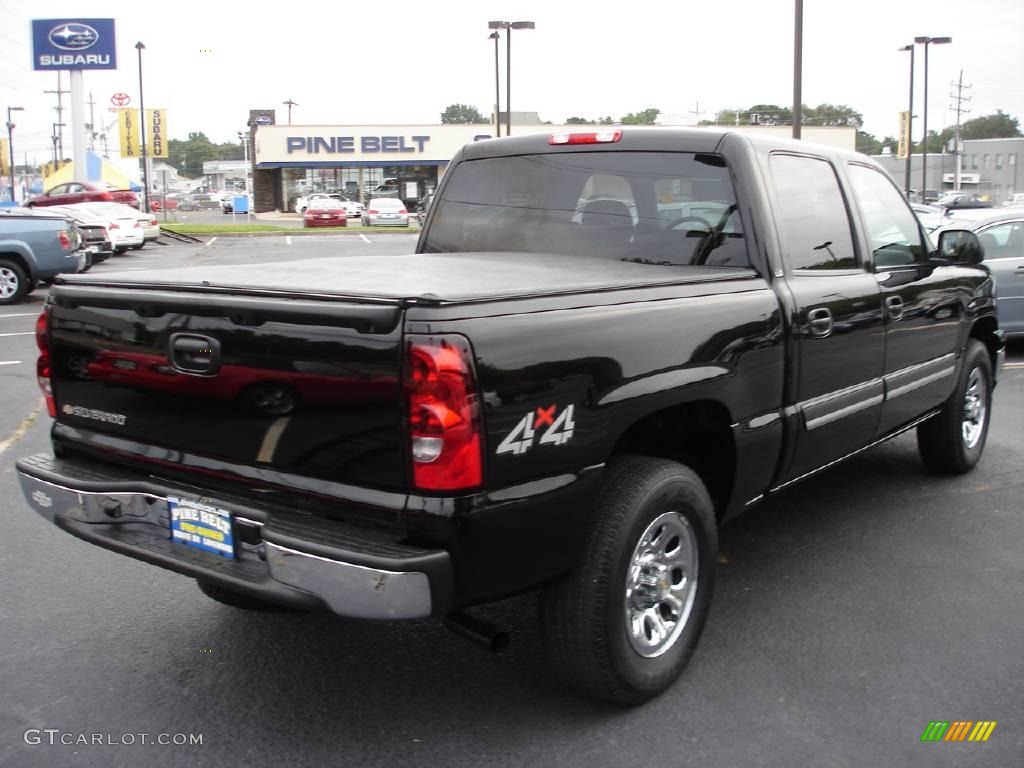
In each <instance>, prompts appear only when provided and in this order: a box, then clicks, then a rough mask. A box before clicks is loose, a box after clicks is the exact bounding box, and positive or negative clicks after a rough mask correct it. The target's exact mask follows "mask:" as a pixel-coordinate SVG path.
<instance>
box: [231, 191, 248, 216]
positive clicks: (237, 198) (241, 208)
mask: <svg viewBox="0 0 1024 768" xmlns="http://www.w3.org/2000/svg"><path fill="white" fill-rule="evenodd" d="M232 197H233V199H232V200H231V210H232V211H233V212H234V213H248V212H249V196H248V195H233V196H232Z"/></svg>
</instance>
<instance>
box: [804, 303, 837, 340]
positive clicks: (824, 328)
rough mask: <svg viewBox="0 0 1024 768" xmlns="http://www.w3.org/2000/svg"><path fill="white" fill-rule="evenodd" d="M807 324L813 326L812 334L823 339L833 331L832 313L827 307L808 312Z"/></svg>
mask: <svg viewBox="0 0 1024 768" xmlns="http://www.w3.org/2000/svg"><path fill="white" fill-rule="evenodd" d="M807 324H808V325H809V326H810V328H811V336H814V337H816V338H819V339H823V338H825V337H826V336H828V335H829V334H831V333H832V313H831V312H830V311H829V310H828V308H827V307H818V308H817V309H812V310H811V311H810V312H808V313H807Z"/></svg>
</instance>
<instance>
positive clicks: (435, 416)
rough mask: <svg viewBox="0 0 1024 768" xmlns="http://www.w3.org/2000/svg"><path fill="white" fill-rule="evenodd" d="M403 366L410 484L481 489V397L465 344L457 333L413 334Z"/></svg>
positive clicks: (433, 488)
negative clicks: (408, 439) (407, 410)
mask: <svg viewBox="0 0 1024 768" xmlns="http://www.w3.org/2000/svg"><path fill="white" fill-rule="evenodd" d="M405 363H406V371H405V393H406V398H407V403H408V408H409V417H408V418H409V438H410V449H411V452H412V471H413V485H415V486H416V488H417V489H419V490H423V491H454V490H465V489H469V488H475V487H477V486H479V485H481V484H482V483H483V456H482V455H481V450H482V447H483V436H482V427H481V413H480V396H479V395H478V394H477V390H476V381H475V377H474V375H473V353H472V350H471V349H470V346H469V342H468V341H467V340H466V338H465V337H463V336H458V335H455V334H444V335H436V336H420V335H412V336H410V337H409V341H408V346H407V348H406V360H405Z"/></svg>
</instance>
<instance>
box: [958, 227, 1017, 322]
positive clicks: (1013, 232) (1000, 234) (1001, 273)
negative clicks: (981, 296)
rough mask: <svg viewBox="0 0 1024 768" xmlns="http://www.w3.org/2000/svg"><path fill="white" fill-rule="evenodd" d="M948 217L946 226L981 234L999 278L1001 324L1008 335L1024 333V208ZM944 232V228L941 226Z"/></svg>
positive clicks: (988, 262) (986, 261)
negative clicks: (953, 217)
mask: <svg viewBox="0 0 1024 768" xmlns="http://www.w3.org/2000/svg"><path fill="white" fill-rule="evenodd" d="M981 213H982V212H981V211H978V212H976V214H977V215H974V216H971V217H959V218H955V219H947V220H946V221H947V223H946V226H945V227H944V229H967V230H970V231H972V232H974V233H975V234H976V235H977V236H978V241H979V242H980V243H981V247H982V248H983V249H984V251H985V259H984V262H983V263H984V265H985V266H986V267H988V269H989V270H990V271H991V272H992V276H993V277H994V278H995V282H996V296H997V301H998V306H999V327H1000V328H1001V329H1002V330H1003V332H1004V333H1005V334H1006V336H1007V337H1017V338H1020V337H1022V336H1024V208H1018V209H1010V210H1005V211H1004V210H1000V211H999V212H998V213H995V212H989V215H988V216H982V215H980V214H981ZM939 231H940V232H941V231H942V230H939Z"/></svg>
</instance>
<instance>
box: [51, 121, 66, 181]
mask: <svg viewBox="0 0 1024 768" xmlns="http://www.w3.org/2000/svg"><path fill="white" fill-rule="evenodd" d="M64 127H65V126H64V123H54V124H53V136H51V137H50V138H51V139H53V171H54V173H56V172H57V168H58V167H59V166H60V160H61V159H62V158H58V157H57V148H58V146H59V144H60V129H61V128H64Z"/></svg>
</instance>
